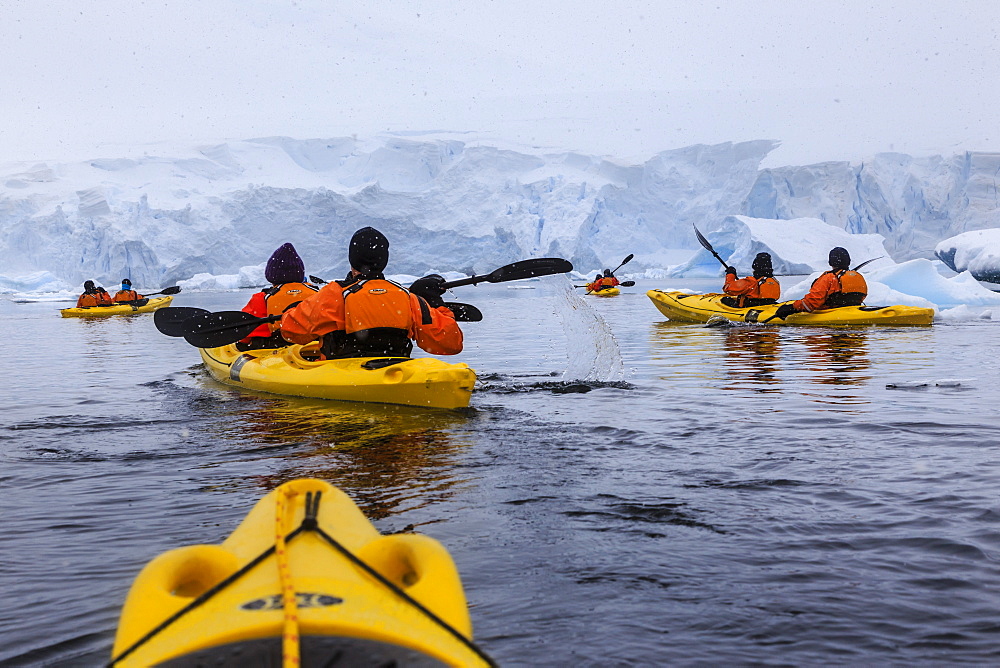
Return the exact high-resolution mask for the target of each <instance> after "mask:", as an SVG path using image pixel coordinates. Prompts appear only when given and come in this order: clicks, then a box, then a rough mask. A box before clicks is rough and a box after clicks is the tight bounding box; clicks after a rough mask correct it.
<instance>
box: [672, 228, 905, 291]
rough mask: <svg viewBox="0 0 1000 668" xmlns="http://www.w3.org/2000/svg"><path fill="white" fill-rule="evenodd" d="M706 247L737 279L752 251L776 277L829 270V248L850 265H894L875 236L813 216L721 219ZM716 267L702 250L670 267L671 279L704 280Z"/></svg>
mask: <svg viewBox="0 0 1000 668" xmlns="http://www.w3.org/2000/svg"><path fill="white" fill-rule="evenodd" d="M706 238H707V239H708V241H709V243H711V244H712V247H713V248H714V249H715V252H716V253H718V254H719V256H720V257H722V259H724V260H725V261H726V263H727V264H730V265H732V266H733V267H735V268H736V271H737V272H739V274H740V275H741V276H746V275H748V274H750V273H752V270H751V263H752V262H753V259H754V257H755V256H756V255H757V253H761V252H767V253H770V254H771V266H772V267H773V268H774V273H775V275H777V276H787V275H800V274H810V273H812V272H817V271H825V270H827V269H829V268H830V265H829V264H828V259H829V256H830V249H831V248H834V247H835V246H841V247H843V248H846V249H847V251H848V252H849V253H850V254H851V257H852V258H853V259H854V263H855V264H860V263H861V262H866V261H868V260H873V259H874V260H875V261H874V262H872V263H871V264H870V265H869V266H870V267H878V266H888V265H892V264H894V263H893V262H892V260H890V259H889V257H888V255H889V253H888V252H887V251H886V250H885V246H884V245H883V243H884V242H885V239H884V237H882V236H881V235H879V234H849V233H848V232H845V231H844V230H842V229H840V228H837V227H834V226H833V225H829V224H827V223H825V222H823V221H822V220H819V219H818V218H795V219H792V220H764V219H761V218H750V217H747V216H727V217H726V218H725V220H723V221H722V226H721V227H720V228H719V229H718V230H716V231H715V232H712V233H709V234H707V235H706ZM723 271H724V269H723V266H722V264H721V263H720V262H719V261H718V260H717V259H715V257H714V256H712V254H711V253H709V252H708V250H706V249H704V248H702V249H701V250H699V251H698V252H696V253H695V254H694V255H693V256H692V257H691V259H689V260H688V261H687V262H685V263H684V264H681V265H678V266H677V267H673V268H672V269H671V270H670V271H669V272H668V275H669V276H670V277H672V278H692V277H701V278H709V277H713V276H721V275H722V274H723Z"/></svg>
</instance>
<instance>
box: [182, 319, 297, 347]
mask: <svg viewBox="0 0 1000 668" xmlns="http://www.w3.org/2000/svg"><path fill="white" fill-rule="evenodd" d="M280 319H281V316H280V315H273V316H268V317H266V318H257V317H255V316H252V315H250V314H249V313H244V312H243V311H219V312H217V313H204V314H202V315H196V316H194V317H193V318H189V319H187V320H185V321H184V324H183V326H184V330H185V331H184V340H185V341H187V342H188V343H190V344H191V345H192V346H194V347H196V348H218V347H219V346H228V345H229V344H230V343H236V342H237V341H239V340H240V339H243V338H246V337H247V336H249V335H250V333H251V332H252V331H253V330H255V329H257V327H259V326H260V325H263V324H264V323H268V322H274V321H275V320H280Z"/></svg>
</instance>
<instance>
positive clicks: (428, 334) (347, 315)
mask: <svg viewBox="0 0 1000 668" xmlns="http://www.w3.org/2000/svg"><path fill="white" fill-rule="evenodd" d="M349 259H350V264H351V273H350V274H349V276H348V278H347V279H345V280H343V281H335V282H333V283H328V284H327V285H325V286H323V288H322V289H321V290H320V291H319V292H318V293H316V294H315V295H312V296H311V297H309V298H308V299H306V300H304V301H302V303H301V304H299V305H297V306H295V307H294V308H291V309H289V310H288V311H287V312H285V315H284V317H283V318H282V319H281V332H282V335H283V336H284V338H285V339H286V340H288V341H290V342H292V343H303V344H304V343H308V342H309V341H313V340H315V339H320V340H321V341H322V344H321V349H322V352H323V356H324V357H325V358H326V359H334V358H344V357H383V356H390V357H409V355H410V352H411V351H412V349H413V341H414V340H415V341H416V343H417V345H418V346H420V347H421V348H422V349H423V350H425V351H427V352H429V353H431V354H434V355H454V354H457V353H459V352H461V351H462V344H463V341H462V331H461V329H459V327H458V324H457V323H456V322H455V316H454V314H453V313H452V312H451V310H450V309H448V308H447V307H446V306H445V305H444V301H443V300H442V299H441V295H443V294H444V288H443V287H441V286H442V285H443V284H444V279H443V278H441V277H440V276H437V275H436V274H432V275H431V276H425V277H424V278H421V279H418V280H416V281H414V283H413V284H412V285H411V286H410V288H409V289H407V288H404V287H403V286H401V285H398V284H396V283H393V282H392V281H389V280H387V279H386V278H385V276H383V274H382V271H383V270H384V269H385V266H386V264H388V260H389V241H388V239H386V238H385V236H384V235H382V233H381V232H379V231H378V230H375V229H374V228H371V227H366V228H362V229H361V230H358V231H357V232H356V233H355V234H354V237H352V239H351V244H350V248H349Z"/></svg>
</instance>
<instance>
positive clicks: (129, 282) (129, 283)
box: [122, 278, 132, 288]
mask: <svg viewBox="0 0 1000 668" xmlns="http://www.w3.org/2000/svg"><path fill="white" fill-rule="evenodd" d="M122 285H127V286H129V287H130V288H131V287H132V281H130V280H129V279H127V278H123V279H122Z"/></svg>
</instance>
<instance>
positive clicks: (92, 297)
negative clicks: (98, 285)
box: [76, 288, 114, 308]
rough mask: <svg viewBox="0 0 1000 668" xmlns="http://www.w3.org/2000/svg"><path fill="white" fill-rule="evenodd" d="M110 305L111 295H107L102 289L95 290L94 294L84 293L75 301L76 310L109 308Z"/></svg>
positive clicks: (111, 302)
mask: <svg viewBox="0 0 1000 668" xmlns="http://www.w3.org/2000/svg"><path fill="white" fill-rule="evenodd" d="M112 304H114V302H113V301H112V300H111V295H109V294H108V292H107V290H104V289H103V288H102V289H100V290H97V291H96V292H84V293H83V294H82V295H80V296H79V297H77V300H76V307H77V308H92V307H94V306H111V305H112Z"/></svg>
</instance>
